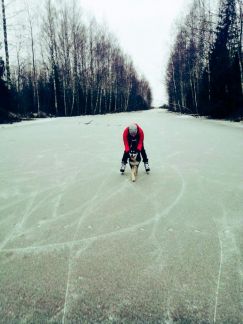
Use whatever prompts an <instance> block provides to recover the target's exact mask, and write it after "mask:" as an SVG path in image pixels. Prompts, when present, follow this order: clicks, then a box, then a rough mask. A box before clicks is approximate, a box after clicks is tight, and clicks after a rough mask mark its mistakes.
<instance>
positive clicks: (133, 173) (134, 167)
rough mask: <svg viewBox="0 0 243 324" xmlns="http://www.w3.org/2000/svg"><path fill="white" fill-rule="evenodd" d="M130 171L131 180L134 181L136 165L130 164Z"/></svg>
mask: <svg viewBox="0 0 243 324" xmlns="http://www.w3.org/2000/svg"><path fill="white" fill-rule="evenodd" d="M131 173H132V181H133V182H134V181H135V180H136V166H132V169H131Z"/></svg>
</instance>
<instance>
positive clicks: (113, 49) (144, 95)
mask: <svg viewBox="0 0 243 324" xmlns="http://www.w3.org/2000/svg"><path fill="white" fill-rule="evenodd" d="M4 7H5V4H4V0H2V9H3V10H4V9H5V8H4ZM23 14H24V16H25V25H24V30H22V33H21V31H20V33H19V38H18V39H17V40H16V41H15V42H16V44H15V45H16V46H15V52H16V54H15V55H14V57H15V64H11V66H9V63H8V62H9V57H8V51H9V50H8V41H7V37H6V36H7V24H6V21H7V20H6V15H3V28H2V29H3V36H4V37H3V39H4V42H3V44H1V43H0V49H1V45H2V48H3V47H4V48H5V54H6V55H5V56H6V63H8V64H6V68H5V80H0V91H1V93H0V95H1V96H3V93H4V96H7V95H6V93H7V94H8V98H7V99H6V100H5V101H1V102H2V104H0V111H3V110H5V112H6V111H11V112H12V113H15V114H18V115H21V116H30V115H34V116H41V115H53V116H77V115H86V114H105V113H113V112H121V111H132V110H141V109H148V108H149V107H150V105H151V101H152V94H151V89H150V86H149V84H148V82H147V80H146V79H145V78H144V77H142V76H139V75H138V73H137V71H136V69H135V67H134V65H133V62H132V60H131V58H130V57H129V56H127V55H126V54H124V53H123V51H122V49H121V48H120V46H119V43H118V41H117V40H116V38H115V37H114V36H113V35H112V34H111V33H110V32H109V31H108V30H107V27H106V26H104V25H101V24H98V23H97V22H96V21H95V19H94V18H92V19H87V18H86V17H84V15H83V13H82V9H81V8H80V7H79V6H78V5H77V3H76V1H72V2H71V3H69V4H68V3H67V2H65V1H61V2H58V1H57V2H55V1H54V0H46V1H45V6H44V7H43V9H42V10H41V12H39V16H41V17H42V18H41V22H40V24H38V27H37V23H36V17H35V16H34V15H33V12H32V11H31V7H30V6H29V5H28V2H25V7H24V13H22V15H23ZM23 34H24V35H25V37H23ZM12 54H13V53H12ZM12 57H13V55H12ZM10 71H11V75H10ZM6 88H8V89H6ZM10 97H11V98H10ZM2 98H3V97H2Z"/></svg>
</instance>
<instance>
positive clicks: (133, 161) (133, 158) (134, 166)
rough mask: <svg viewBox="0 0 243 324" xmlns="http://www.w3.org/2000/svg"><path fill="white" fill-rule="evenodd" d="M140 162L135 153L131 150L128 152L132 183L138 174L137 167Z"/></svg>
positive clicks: (139, 156)
mask: <svg viewBox="0 0 243 324" xmlns="http://www.w3.org/2000/svg"><path fill="white" fill-rule="evenodd" d="M140 162H141V155H140V153H137V152H136V151H133V150H131V151H130V152H129V165H130V168H131V175H132V181H133V182H135V181H136V176H137V173H138V167H139V164H140Z"/></svg>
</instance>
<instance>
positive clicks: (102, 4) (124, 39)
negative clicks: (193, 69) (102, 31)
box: [80, 0, 190, 106]
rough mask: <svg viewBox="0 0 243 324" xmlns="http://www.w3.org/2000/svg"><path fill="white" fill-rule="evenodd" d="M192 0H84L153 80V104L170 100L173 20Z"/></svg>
mask: <svg viewBox="0 0 243 324" xmlns="http://www.w3.org/2000/svg"><path fill="white" fill-rule="evenodd" d="M189 2H190V0H80V3H81V6H82V7H83V8H84V9H86V10H89V11H90V13H91V14H92V15H94V16H95V17H96V18H97V20H98V21H99V22H103V21H104V22H106V24H107V25H108V27H109V30H110V31H111V32H113V33H114V35H115V36H116V37H117V38H118V40H119V44H120V47H121V48H122V49H123V50H124V52H125V53H126V54H128V55H130V56H131V57H132V60H133V63H134V65H135V67H136V69H137V71H138V72H140V73H141V74H143V75H144V76H145V78H146V79H147V80H148V81H149V83H150V86H151V89H152V93H153V99H154V100H153V105H155V106H159V105H161V104H162V103H165V102H166V100H167V97H166V90H165V85H164V78H165V69H166V64H167V58H168V54H169V51H170V48H169V47H170V45H171V44H172V30H173V22H175V19H176V18H177V17H178V16H179V15H180V12H181V11H182V10H183V9H186V8H187V5H188V3H189Z"/></svg>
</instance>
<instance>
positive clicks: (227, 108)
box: [166, 0, 243, 121]
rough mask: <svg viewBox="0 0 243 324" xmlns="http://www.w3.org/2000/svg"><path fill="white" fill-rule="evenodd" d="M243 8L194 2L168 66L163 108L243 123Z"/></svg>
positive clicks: (238, 3) (236, 3)
mask: <svg viewBox="0 0 243 324" xmlns="http://www.w3.org/2000/svg"><path fill="white" fill-rule="evenodd" d="M242 12H243V2H242V0H219V1H218V4H217V7H216V8H215V11H213V10H212V8H211V7H210V1H206V0H194V1H193V2H192V4H191V7H190V10H189V12H188V13H187V15H186V16H185V18H184V20H183V21H181V22H180V23H179V24H178V28H177V34H176V38H175V42H174V44H173V48H172V50H171V52H170V58H169V60H168V65H167V74H166V86H167V92H168V106H167V108H168V109H169V110H170V111H173V112H179V113H183V114H192V115H196V116H207V117H209V118H223V119H230V120H235V121H239V120H242V119H243V62H242V60H243V56H242V46H243V44H242V35H243V16H242Z"/></svg>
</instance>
